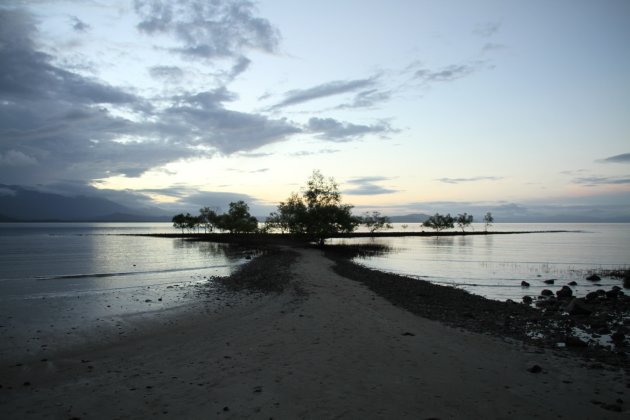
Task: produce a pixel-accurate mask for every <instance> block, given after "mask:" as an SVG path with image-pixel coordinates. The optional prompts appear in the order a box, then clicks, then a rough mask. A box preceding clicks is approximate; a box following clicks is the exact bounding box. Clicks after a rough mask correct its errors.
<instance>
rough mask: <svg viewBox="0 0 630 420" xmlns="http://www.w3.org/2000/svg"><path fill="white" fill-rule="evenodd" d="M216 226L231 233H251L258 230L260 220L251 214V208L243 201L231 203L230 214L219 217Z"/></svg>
mask: <svg viewBox="0 0 630 420" xmlns="http://www.w3.org/2000/svg"><path fill="white" fill-rule="evenodd" d="M215 224H216V226H217V227H218V228H219V229H222V230H227V231H228V232H230V233H251V232H255V231H256V229H258V220H257V219H256V218H255V217H253V216H252V215H250V214H249V206H248V205H247V204H246V203H245V202H244V201H242V200H241V201H237V202H232V203H230V209H229V210H228V212H227V213H225V214H222V215H220V216H218V217H217V219H216V222H215Z"/></svg>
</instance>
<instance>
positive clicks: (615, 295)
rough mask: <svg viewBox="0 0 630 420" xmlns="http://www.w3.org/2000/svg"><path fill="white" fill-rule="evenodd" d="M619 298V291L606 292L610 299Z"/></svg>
mask: <svg viewBox="0 0 630 420" xmlns="http://www.w3.org/2000/svg"><path fill="white" fill-rule="evenodd" d="M617 296H619V291H618V290H615V289H612V290H609V291H607V292H606V297H607V298H608V299H617Z"/></svg>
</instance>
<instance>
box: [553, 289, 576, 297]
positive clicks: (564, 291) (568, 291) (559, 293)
mask: <svg viewBox="0 0 630 420" xmlns="http://www.w3.org/2000/svg"><path fill="white" fill-rule="evenodd" d="M556 296H557V297H558V299H567V298H570V297H571V296H573V290H571V288H570V287H569V286H562V289H560V290H558V291H557V292H556Z"/></svg>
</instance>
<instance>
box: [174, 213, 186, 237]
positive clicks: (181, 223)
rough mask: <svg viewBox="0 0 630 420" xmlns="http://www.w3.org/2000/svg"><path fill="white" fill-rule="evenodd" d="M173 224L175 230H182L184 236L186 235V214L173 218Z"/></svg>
mask: <svg viewBox="0 0 630 420" xmlns="http://www.w3.org/2000/svg"><path fill="white" fill-rule="evenodd" d="M172 222H173V227H174V228H175V229H181V230H182V234H183V233H184V229H186V227H187V225H188V222H187V220H186V216H185V215H184V213H179V214H177V215H175V216H173V219H172Z"/></svg>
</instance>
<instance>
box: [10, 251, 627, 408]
mask: <svg viewBox="0 0 630 420" xmlns="http://www.w3.org/2000/svg"><path fill="white" fill-rule="evenodd" d="M285 252H287V253H289V252H291V253H293V254H292V255H294V257H293V258H292V260H291V264H290V266H284V267H280V266H278V267H275V271H274V270H272V272H273V274H274V275H277V276H278V278H277V280H278V282H280V283H282V285H283V287H281V288H279V289H278V291H277V292H271V293H264V294H262V293H252V292H247V291H243V292H240V293H239V295H240V296H241V298H239V299H238V301H237V302H236V303H234V304H232V305H230V306H226V307H224V308H222V309H221V310H220V311H204V310H203V309H199V310H197V311H195V312H192V313H191V312H188V313H185V314H179V315H176V314H174V315H173V316H171V317H166V318H164V317H162V318H161V319H159V320H146V319H143V320H142V321H138V322H139V324H138V325H136V326H135V327H136V330H137V332H136V333H135V334H133V335H132V336H130V337H127V338H125V339H124V340H111V341H106V340H105V341H99V342H85V343H82V344H80V345H76V346H73V347H72V348H69V349H64V350H60V351H59V352H56V353H49V354H47V355H46V356H45V357H39V356H38V357H30V358H28V359H20V360H13V359H11V360H2V361H1V362H2V363H1V366H0V378H1V379H0V386H1V388H0V412H1V413H2V418H7V419H29V418H32V419H41V418H51V419H72V418H80V419H138V418H149V417H155V418H180V419H181V418H191V419H197V418H218V419H222V418H225V419H241V418H252V419H270V418H273V419H332V418H344V419H370V418H374V419H482V418H483V419H503V418H505V419H508V418H509V419H512V418H541V419H542V418H544V419H548V418H549V419H551V418H553V419H557V418H567V419H607V418H626V417H627V416H628V411H627V410H628V407H629V405H630V400H629V399H628V395H627V394H628V383H629V378H627V376H626V374H625V372H624V371H623V369H622V368H619V367H613V366H607V365H605V364H599V363H592V362H589V361H588V360H585V359H583V358H579V357H574V356H572V355H570V354H566V353H559V354H556V353H555V352H554V351H553V350H549V349H542V348H539V347H533V346H529V345H527V344H525V343H523V342H521V341H518V340H514V339H508V338H500V337H496V336H491V335H487V334H481V333H478V332H472V331H469V330H464V329H461V328H453V327H450V326H446V325H445V324H443V323H440V322H437V321H432V320H429V319H426V318H423V317H421V316H418V315H415V314H413V313H411V312H409V311H407V310H405V309H403V308H401V307H400V306H396V305H394V304H392V303H390V302H389V301H388V300H386V299H384V298H382V297H380V296H379V295H377V294H376V293H374V292H373V291H371V290H370V289H368V288H367V287H366V286H364V285H363V284H361V283H358V282H356V281H352V280H349V279H348V278H346V277H342V276H341V275H339V274H337V273H336V272H335V271H334V269H333V266H334V264H335V263H334V262H333V261H332V260H331V259H328V258H326V256H325V254H324V253H323V252H322V251H320V250H317V249H309V248H303V249H302V248H298V249H295V250H293V251H285ZM282 270H285V271H287V270H288V272H284V271H282ZM244 275H245V276H247V275H248V273H245V274H244ZM237 280H238V279H237ZM268 280H269V279H268ZM227 281H230V280H229V279H228V280H227ZM271 281H274V279H273V278H272V279H271ZM237 287H240V286H238V284H237ZM280 289H281V290H282V291H280ZM202 298H203V296H201V297H200V299H202Z"/></svg>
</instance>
